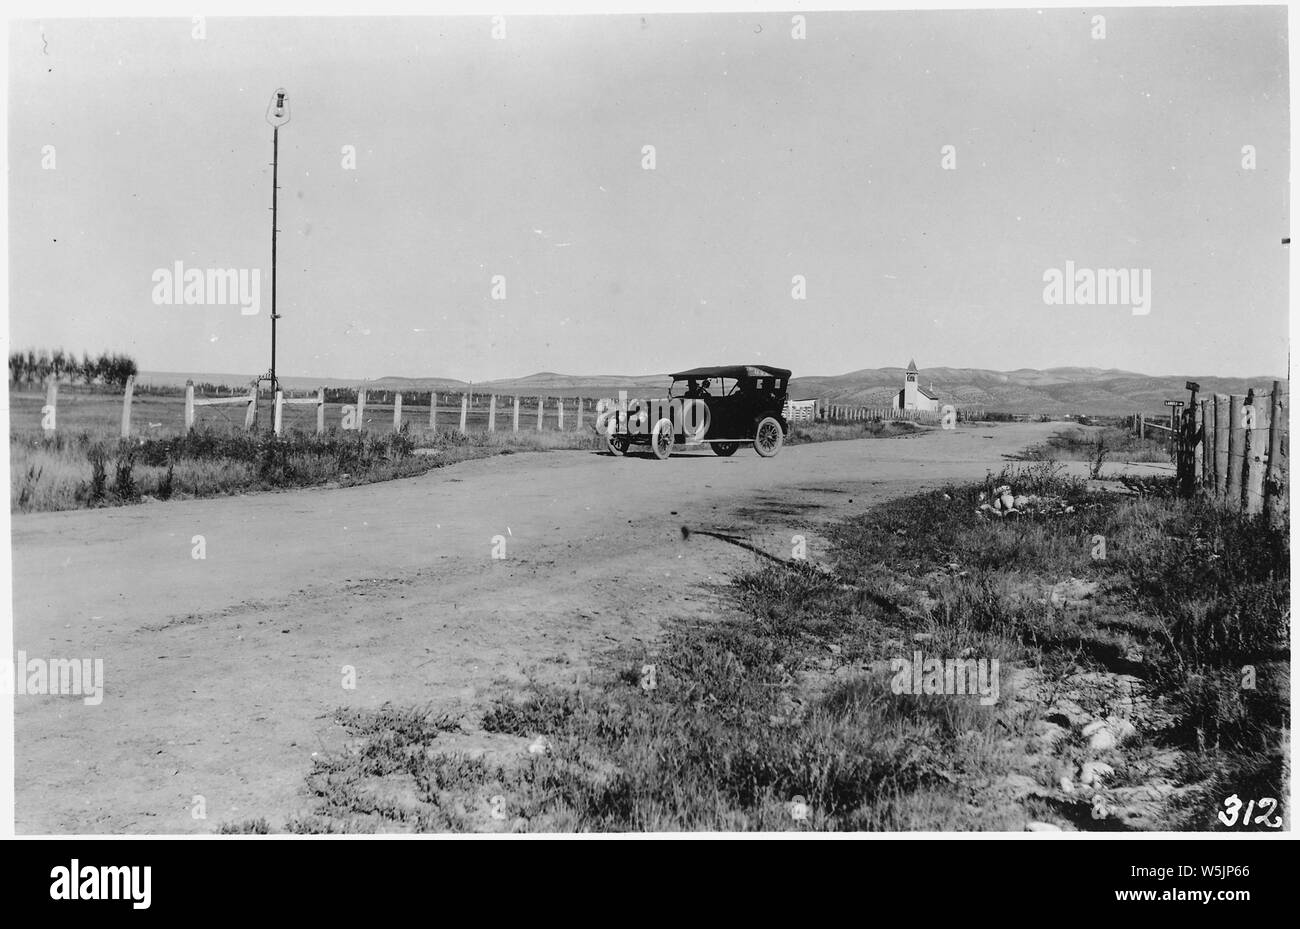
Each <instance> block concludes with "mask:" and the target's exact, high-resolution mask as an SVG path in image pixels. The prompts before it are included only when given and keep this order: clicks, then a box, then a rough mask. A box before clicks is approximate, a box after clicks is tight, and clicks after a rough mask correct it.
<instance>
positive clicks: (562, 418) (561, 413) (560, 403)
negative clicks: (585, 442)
mask: <svg viewBox="0 0 1300 929" xmlns="http://www.w3.org/2000/svg"><path fill="white" fill-rule="evenodd" d="M555 402H556V403H558V404H559V405H560V427H559V428H560V431H561V432H563V431H564V398H563V397H560V398H559V399H558V400H556V401H555Z"/></svg>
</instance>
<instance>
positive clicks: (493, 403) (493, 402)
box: [488, 394, 497, 432]
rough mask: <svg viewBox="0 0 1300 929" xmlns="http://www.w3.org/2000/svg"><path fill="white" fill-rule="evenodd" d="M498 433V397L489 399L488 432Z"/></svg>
mask: <svg viewBox="0 0 1300 929" xmlns="http://www.w3.org/2000/svg"><path fill="white" fill-rule="evenodd" d="M496 431H497V395H496V394H492V396H490V397H488V432H496Z"/></svg>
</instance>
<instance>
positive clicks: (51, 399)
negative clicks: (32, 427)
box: [41, 378, 59, 436]
mask: <svg viewBox="0 0 1300 929" xmlns="http://www.w3.org/2000/svg"><path fill="white" fill-rule="evenodd" d="M58 412H59V382H58V381H56V380H55V379H54V378H50V380H49V381H48V382H47V383H46V384H45V406H43V407H42V408H41V428H42V429H44V430H45V434H46V435H47V436H52V435H54V432H55V430H56V428H57V427H58V424H59V423H58Z"/></svg>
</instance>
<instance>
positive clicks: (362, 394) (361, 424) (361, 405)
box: [357, 387, 366, 430]
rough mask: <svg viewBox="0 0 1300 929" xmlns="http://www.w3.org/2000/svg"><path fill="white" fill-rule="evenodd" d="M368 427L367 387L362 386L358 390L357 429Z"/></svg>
mask: <svg viewBox="0 0 1300 929" xmlns="http://www.w3.org/2000/svg"><path fill="white" fill-rule="evenodd" d="M365 428H366V389H365V388H364V387H362V388H361V389H359V390H358V391H357V429H358V430H361V429H365Z"/></svg>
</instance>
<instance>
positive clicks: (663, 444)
mask: <svg viewBox="0 0 1300 929" xmlns="http://www.w3.org/2000/svg"><path fill="white" fill-rule="evenodd" d="M650 450H651V451H652V452H654V455H655V457H656V458H658V459H659V460H660V461H663V460H664V459H665V458H667V457H668V456H669V455H671V454H672V453H673V422H672V420H671V419H666V418H665V419H661V420H659V422H657V423H655V428H654V431H653V432H651V433H650Z"/></svg>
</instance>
